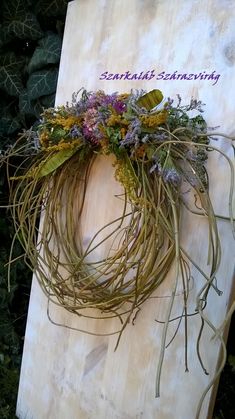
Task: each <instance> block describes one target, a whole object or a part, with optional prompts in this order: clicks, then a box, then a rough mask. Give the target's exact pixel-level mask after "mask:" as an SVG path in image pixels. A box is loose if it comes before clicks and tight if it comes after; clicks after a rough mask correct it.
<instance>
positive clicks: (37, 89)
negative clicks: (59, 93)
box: [27, 68, 58, 99]
mask: <svg viewBox="0 0 235 419" xmlns="http://www.w3.org/2000/svg"><path fill="white" fill-rule="evenodd" d="M57 78H58V69H57V68H55V69H48V70H41V71H36V72H35V73H32V74H31V75H30V76H29V79H28V82H27V90H28V95H29V98H30V99H37V98H38V97H41V96H45V95H50V94H51V93H54V92H55V91H56V85H57Z"/></svg>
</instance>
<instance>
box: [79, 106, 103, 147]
mask: <svg viewBox="0 0 235 419" xmlns="http://www.w3.org/2000/svg"><path fill="white" fill-rule="evenodd" d="M98 125H99V113H98V111H97V110H96V109H95V108H91V109H88V110H87V111H86V113H85V116H84V125H83V128H82V132H83V135H84V136H85V138H86V139H88V140H89V141H90V142H91V143H93V144H98V143H99V140H100V132H99V128H98Z"/></svg>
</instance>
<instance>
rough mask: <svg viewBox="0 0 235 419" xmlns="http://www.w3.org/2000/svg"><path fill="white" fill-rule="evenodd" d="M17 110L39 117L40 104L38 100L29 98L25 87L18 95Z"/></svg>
mask: <svg viewBox="0 0 235 419" xmlns="http://www.w3.org/2000/svg"><path fill="white" fill-rule="evenodd" d="M19 110H20V113H22V114H26V115H34V116H36V118H39V116H40V114H41V113H42V106H41V105H40V103H39V101H38V100H31V99H30V98H29V95H28V91H27V89H24V90H23V91H22V92H21V94H20V97H19Z"/></svg>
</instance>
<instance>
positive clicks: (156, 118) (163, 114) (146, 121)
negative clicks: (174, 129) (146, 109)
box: [140, 110, 168, 128]
mask: <svg viewBox="0 0 235 419" xmlns="http://www.w3.org/2000/svg"><path fill="white" fill-rule="evenodd" d="M167 115H168V112H167V111H166V110H163V111H160V112H157V113H154V114H147V115H140V121H141V123H142V125H144V126H145V127H148V128H154V127H156V126H158V125H161V124H164V122H166V119H167Z"/></svg>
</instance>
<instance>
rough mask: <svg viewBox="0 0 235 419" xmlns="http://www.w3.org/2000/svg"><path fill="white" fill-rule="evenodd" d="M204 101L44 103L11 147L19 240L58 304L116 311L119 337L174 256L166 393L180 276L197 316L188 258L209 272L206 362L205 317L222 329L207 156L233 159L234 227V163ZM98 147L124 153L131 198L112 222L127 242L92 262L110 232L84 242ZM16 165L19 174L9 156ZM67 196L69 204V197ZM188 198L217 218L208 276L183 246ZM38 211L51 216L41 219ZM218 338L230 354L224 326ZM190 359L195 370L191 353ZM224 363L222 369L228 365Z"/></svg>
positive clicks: (149, 96) (123, 176)
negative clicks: (78, 234) (218, 140)
mask: <svg viewBox="0 0 235 419" xmlns="http://www.w3.org/2000/svg"><path fill="white" fill-rule="evenodd" d="M79 93H80V96H79ZM202 106H203V104H202V103H201V102H200V101H197V100H194V99H192V100H191V103H190V104H189V105H188V106H183V105H182V104H181V98H180V96H179V95H178V100H177V104H176V105H174V101H173V100H171V99H170V98H168V100H167V101H165V102H164V101H163V95H162V93H161V91H159V90H153V91H151V92H149V93H145V92H144V91H136V92H133V91H131V93H130V94H118V93H113V94H111V95H109V94H105V93H104V92H103V91H97V92H91V93H89V92H87V91H86V90H84V89H82V91H80V92H78V93H77V94H74V95H73V100H72V104H67V105H66V106H60V107H57V108H51V109H47V110H45V111H44V112H43V114H42V120H41V122H40V124H39V125H38V126H37V128H36V129H35V130H33V129H31V130H29V131H26V132H24V133H23V135H22V136H21V137H20V139H19V140H18V141H17V143H16V144H15V146H14V147H13V149H11V150H9V151H8V153H7V155H6V156H5V160H7V162H8V163H9V162H10V159H12V158H13V157H14V158H17V156H19V155H21V156H24V162H23V163H22V164H21V165H20V166H19V167H17V168H16V169H15V170H14V173H13V176H11V175H10V174H9V178H10V183H11V186H10V190H11V210H12V216H13V219H14V222H15V229H16V236H15V238H18V239H19V240H20V241H21V243H22V246H23V248H24V250H25V254H26V255H27V262H28V263H29V265H30V267H31V268H32V269H33V270H34V271H35V273H36V276H37V278H38V281H39V283H40V285H41V287H42V289H43V291H44V292H45V293H46V295H47V297H48V299H49V300H50V301H53V302H55V303H57V304H59V305H61V306H63V307H64V308H65V309H67V310H69V311H70V312H72V313H76V314H79V315H83V313H85V309H87V308H89V309H90V308H92V309H99V311H93V314H92V315H90V316H89V315H87V314H86V313H85V314H84V315H85V316H86V317H91V318H111V317H118V318H119V319H120V322H121V328H120V330H118V331H117V332H115V333H118V334H119V335H118V341H117V345H118V342H119V339H120V337H121V334H122V332H123V330H124V329H125V327H126V325H127V323H128V322H129V321H130V318H131V316H132V315H133V316H134V315H135V313H136V310H138V309H139V307H140V306H141V305H142V304H143V303H144V302H145V301H146V300H147V299H148V298H149V297H150V296H151V295H152V293H153V292H154V291H155V290H156V288H157V287H158V286H159V284H160V283H161V282H162V281H163V280H164V279H165V277H166V275H167V274H168V272H169V270H170V268H171V266H172V264H173V263H175V267H176V273H175V281H174V285H173V289H172V296H171V298H170V303H169V306H168V310H167V320H166V322H165V325H164V331H163V337H162V350H161V354H160V360H159V366H158V371H157V384H156V395H159V382H160V373H161V366H162V362H163V358H164V350H165V345H166V334H167V328H168V324H169V321H170V318H171V311H172V306H173V302H174V297H175V294H176V289H177V285H178V282H179V280H181V281H182V284H183V309H184V313H183V315H182V317H183V318H184V321H185V322H186V324H187V299H188V295H189V286H188V282H189V279H190V265H194V267H196V269H197V270H198V272H199V273H200V275H201V276H202V277H203V278H204V280H205V284H204V286H203V288H202V289H201V290H200V293H199V294H198V297H197V308H196V311H197V313H198V314H199V315H200V316H201V319H202V326H201V329H200V331H199V337H198V345H197V351H198V356H199V360H200V363H201V365H202V368H203V369H204V371H206V370H205V367H204V365H203V361H202V359H201V356H200V349H199V342H200V338H201V334H202V329H203V326H204V324H205V323H207V324H208V325H209V326H210V327H211V328H212V329H213V331H214V332H215V333H216V329H215V327H214V326H213V324H212V323H211V322H210V320H209V319H207V318H206V316H205V315H204V311H203V310H204V308H205V306H206V303H207V296H208V292H209V290H210V288H211V287H213V288H214V289H215V290H216V291H217V293H218V294H219V290H218V289H217V286H216V279H215V277H216V272H217V270H218V267H219V264H220V259H221V247H220V237H219V232H218V228H217V215H215V213H214V210H213V206H212V204H211V200H210V196H209V178H208V174H207V170H206V161H207V158H208V153H209V152H210V151H213V150H215V151H217V152H219V153H221V155H223V157H224V158H225V159H226V160H227V162H228V165H229V167H230V173H231V185H230V194H229V197H228V205H229V214H230V217H229V218H230V222H231V227H232V231H233V234H234V219H233V211H232V197H233V188H234V169H233V165H232V162H231V160H230V159H229V158H228V157H227V156H226V155H225V154H224V153H223V152H222V151H221V150H219V149H217V148H216V147H214V145H212V144H211V142H212V141H210V140H213V137H212V136H213V135H215V132H214V131H213V130H211V132H208V128H207V124H206V122H205V120H204V118H203V117H202V112H203V109H202ZM192 115H194V116H192ZM216 134H217V133H216ZM218 135H220V136H223V137H227V138H229V137H228V136H226V135H223V134H218ZM230 139H231V140H232V138H230ZM97 154H102V155H109V154H112V155H114V156H115V178H116V179H117V180H118V181H119V182H120V183H121V184H122V186H123V189H124V194H123V199H124V201H125V204H124V210H123V214H121V215H120V218H119V219H118V220H117V219H116V220H114V221H113V225H115V226H116V224H115V223H117V221H118V227H115V228H114V229H113V232H112V233H111V234H112V235H113V236H114V237H117V235H118V234H119V235H120V231H121V238H122V239H121V240H120V246H119V248H118V250H117V251H116V252H115V253H112V255H111V254H110V255H108V256H107V257H106V258H104V259H103V260H99V261H95V262H91V261H88V259H87V257H88V256H89V255H90V254H91V252H92V251H93V250H94V248H95V247H97V246H99V244H101V243H103V242H104V241H105V240H106V238H105V239H102V241H101V242H100V243H98V244H94V239H95V238H97V235H98V233H99V232H97V233H96V235H95V236H94V237H93V238H92V240H91V241H90V243H89V244H88V245H87V247H86V249H84V247H83V246H82V244H81V243H82V239H81V240H80V241H79V240H75V236H74V231H75V230H76V225H77V218H76V220H75V218H74V213H73V202H74V194H75V191H77V187H78V185H79V189H80V195H81V199H80V201H79V202H80V207H79V210H78V214H77V217H81V214H82V211H83V204H84V199H85V195H86V186H87V181H88V178H89V172H90V169H91V166H92V163H93V161H94V159H95V158H96V156H97ZM8 169H9V172H12V169H11V166H10V164H8ZM11 174H12V173H11ZM186 184H187V185H188V186H189V188H190V189H191V190H192V191H193V193H195V194H196V196H197V199H198V202H200V208H201V209H200V210H192V209H190V208H189V206H188V204H187V202H186V201H185V198H184V195H183V194H182V185H186ZM65 193H66V206H64V205H61V201H62V198H63V196H64V194H65ZM127 204H128V205H127ZM182 207H184V208H186V209H187V210H188V211H191V212H193V213H197V214H198V215H200V216H202V217H204V219H206V220H207V222H208V226H209V242H210V244H209V251H210V274H209V275H207V274H206V273H205V272H203V270H202V269H201V268H200V267H199V266H197V264H196V263H195V261H194V260H193V257H192V256H191V255H189V254H188V253H187V252H186V251H185V250H184V248H183V247H182V245H181V242H180V234H179V230H180V216H181V208H182ZM127 208H131V211H129V209H127ZM40 214H42V219H43V222H41V225H40V228H39V227H38V218H39V216H40ZM127 217H129V218H128V223H127V224H126V223H125V220H126V219H127ZM222 218H223V217H222ZM224 218H226V217H224ZM229 218H227V219H228V220H229ZM62 220H63V222H62ZM109 224H110V223H109ZM111 224H112V223H111ZM106 227H107V226H104V227H103V229H102V231H104V230H105V228H106ZM109 237H110V234H109V235H108V236H107V238H109ZM52 239H53V246H52V245H51V241H52ZM130 272H131V275H129V276H128V279H127V274H128V273H130ZM96 313H98V314H96ZM230 314H231V313H230ZM185 330H187V328H185ZM86 332H87V333H91V332H89V331H86ZM219 338H220V340H221V344H222V346H223V349H224V354H225V344H224V341H223V338H222V335H221V333H219ZM224 357H225V355H224ZM185 362H186V369H187V356H186V361H185ZM220 371H221V368H220V369H219V371H218V373H219V372H220ZM211 384H212V382H211V383H210V385H209V386H208V388H209V387H210V386H211ZM207 390H208V389H207ZM207 390H206V391H207ZM204 396H205V394H204V395H203V397H204ZM203 397H202V400H201V403H202V401H203ZM199 410H200V407H199Z"/></svg>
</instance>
